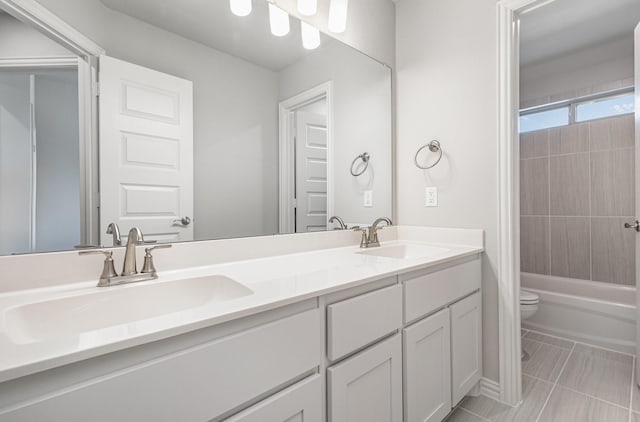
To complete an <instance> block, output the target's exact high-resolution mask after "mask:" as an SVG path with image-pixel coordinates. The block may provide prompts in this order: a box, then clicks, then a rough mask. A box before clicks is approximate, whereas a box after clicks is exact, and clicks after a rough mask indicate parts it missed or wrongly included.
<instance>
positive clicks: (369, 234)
mask: <svg viewBox="0 0 640 422" xmlns="http://www.w3.org/2000/svg"><path fill="white" fill-rule="evenodd" d="M383 222H384V223H387V226H391V225H392V224H393V223H392V222H391V219H389V218H387V217H380V218H378V219H376V221H374V222H373V224H372V225H371V227H369V228H366V227H365V228H360V227H356V228H355V229H354V230H356V231H361V232H362V239H361V240H360V247H361V248H373V247H376V246H380V240H379V239H378V230H381V229H382V228H383V227H384V226H381V227H379V225H380V223H383Z"/></svg>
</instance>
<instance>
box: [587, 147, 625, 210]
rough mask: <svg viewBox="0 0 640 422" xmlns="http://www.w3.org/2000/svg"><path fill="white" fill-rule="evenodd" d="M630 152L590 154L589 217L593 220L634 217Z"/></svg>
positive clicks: (617, 151)
mask: <svg viewBox="0 0 640 422" xmlns="http://www.w3.org/2000/svg"><path fill="white" fill-rule="evenodd" d="M634 169H635V167H634V150H633V149H632V148H629V149H618V150H610V151H598V152H594V153H592V154H591V213H592V215H593V216H605V217H612V216H628V215H634V214H635V211H634V208H635V191H634V190H635V189H634V177H635V173H634Z"/></svg>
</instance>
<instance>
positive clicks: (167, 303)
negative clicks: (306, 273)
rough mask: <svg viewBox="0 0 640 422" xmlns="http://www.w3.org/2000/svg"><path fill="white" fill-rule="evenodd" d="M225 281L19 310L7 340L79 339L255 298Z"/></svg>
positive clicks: (147, 287) (144, 287) (157, 286)
mask: <svg viewBox="0 0 640 422" xmlns="http://www.w3.org/2000/svg"><path fill="white" fill-rule="evenodd" d="M252 293H253V291H252V290H251V289H249V288H248V287H246V286H244V285H242V284H240V283H238V282H236V281H234V280H232V279H230V278H228V277H225V276H221V275H214V276H206V277H197V278H190V279H184V280H175V281H166V282H155V283H154V282H153V281H151V282H146V283H142V284H137V285H136V284H131V285H128V286H114V287H104V288H97V290H93V291H91V292H90V293H87V294H82V295H77V296H71V297H63V298H56V299H52V300H48V301H43V302H37V303H31V304H27V305H21V306H18V307H15V308H11V309H9V310H8V311H7V312H6V313H5V316H4V317H5V324H6V325H5V326H6V328H7V331H8V333H9V335H10V336H11V337H12V338H14V339H16V340H21V341H20V342H28V341H37V340H42V339H46V338H53V337H57V336H61V335H62V336H65V335H74V334H81V333H85V332H89V331H93V330H98V329H102V328H107V327H113V326H118V325H122V324H134V323H136V322H138V321H141V320H145V319H149V318H155V317H160V316H164V315H168V314H171V313H175V312H180V311H185V310H188V309H191V308H197V307H199V306H203V305H207V304H211V303H219V302H224V301H228V300H232V299H236V298H240V297H243V296H248V295H250V294H252Z"/></svg>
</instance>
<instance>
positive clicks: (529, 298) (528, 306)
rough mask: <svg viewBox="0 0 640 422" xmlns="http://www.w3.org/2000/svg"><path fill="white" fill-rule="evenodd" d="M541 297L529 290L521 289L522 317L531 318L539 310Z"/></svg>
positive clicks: (523, 318)
mask: <svg viewBox="0 0 640 422" xmlns="http://www.w3.org/2000/svg"><path fill="white" fill-rule="evenodd" d="M539 302H540V297H538V295H537V294H535V293H532V292H530V291H528V290H520V319H521V320H525V319H529V318H531V317H532V316H533V314H535V313H536V312H537V311H538V303H539Z"/></svg>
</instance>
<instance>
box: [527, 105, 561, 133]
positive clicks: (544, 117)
mask: <svg viewBox="0 0 640 422" xmlns="http://www.w3.org/2000/svg"><path fill="white" fill-rule="evenodd" d="M568 124H569V106H565V107H561V108H554V109H551V110H544V111H537V112H533V113H526V114H520V133H524V132H532V131H534V130H540V129H547V128H550V127H557V126H566V125H568Z"/></svg>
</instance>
